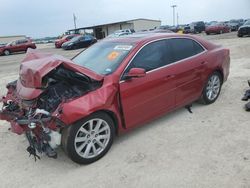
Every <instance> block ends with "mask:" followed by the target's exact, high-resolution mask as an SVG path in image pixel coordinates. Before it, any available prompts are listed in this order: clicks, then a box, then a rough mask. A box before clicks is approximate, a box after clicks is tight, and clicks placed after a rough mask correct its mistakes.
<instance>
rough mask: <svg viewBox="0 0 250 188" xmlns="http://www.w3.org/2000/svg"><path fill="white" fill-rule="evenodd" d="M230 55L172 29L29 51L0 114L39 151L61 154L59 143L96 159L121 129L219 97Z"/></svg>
mask: <svg viewBox="0 0 250 188" xmlns="http://www.w3.org/2000/svg"><path fill="white" fill-rule="evenodd" d="M34 53H35V52H34ZM229 55H230V53H229V50H228V49H225V48H223V47H221V46H219V45H215V44H213V43H211V42H208V41H206V40H204V39H202V38H199V37H195V36H192V35H181V34H175V33H172V34H165V33H164V34H163V33H148V34H147V33H144V34H134V35H128V36H127V37H123V38H111V39H104V40H102V41H100V42H98V43H96V44H94V45H93V46H91V47H90V48H88V49H86V50H84V51H83V52H81V53H80V54H78V55H77V56H76V57H74V58H73V59H72V60H68V59H65V58H64V57H60V56H51V55H48V56H46V55H44V54H36V53H35V54H31V55H30V56H27V57H26V58H25V60H26V61H23V63H22V66H21V68H20V77H19V78H18V80H17V81H14V82H11V83H9V84H8V85H7V88H8V93H7V95H6V96H5V97H3V98H2V99H0V101H1V100H2V102H3V108H2V111H0V119H2V120H7V121H9V122H10V123H11V127H12V128H11V130H12V131H13V132H15V133H17V134H25V135H26V137H27V139H28V141H29V147H28V148H27V151H29V152H30V154H32V155H34V156H36V155H37V154H39V153H45V154H47V155H48V156H49V157H53V158H56V156H57V153H56V149H57V148H58V147H60V146H62V147H63V149H64V151H65V152H66V153H67V155H68V156H69V157H70V158H71V159H72V160H73V161H75V162H77V163H80V164H89V163H93V162H95V161H97V160H99V159H100V158H102V157H103V156H104V155H105V154H106V153H107V152H108V150H109V149H110V147H111V145H112V143H113V140H114V137H115V136H116V135H118V134H121V133H124V132H126V131H129V130H131V129H133V128H136V127H138V126H139V125H142V124H145V123H147V122H149V121H152V120H153V119H155V118H157V117H160V116H163V115H164V114H166V113H168V112H170V111H173V110H176V109H178V108H180V107H184V106H187V105H190V104H191V103H193V102H194V101H197V100H201V101H202V103H204V104H207V105H208V104H212V103H214V102H215V101H216V100H217V98H218V97H219V95H220V91H221V87H222V85H223V83H224V82H225V81H226V80H227V78H228V75H229V66H230V56H229ZM33 59H34V61H35V63H34V62H33V61H32V60H33ZM1 106H2V105H1ZM208 116H209V115H208ZM22 148H23V147H22ZM36 152H38V153H36Z"/></svg>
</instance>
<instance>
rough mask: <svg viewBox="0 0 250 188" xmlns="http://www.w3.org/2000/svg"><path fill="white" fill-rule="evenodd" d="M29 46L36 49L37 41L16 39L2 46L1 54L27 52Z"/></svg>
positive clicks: (0, 47) (0, 48)
mask: <svg viewBox="0 0 250 188" xmlns="http://www.w3.org/2000/svg"><path fill="white" fill-rule="evenodd" d="M29 48H31V49H36V45H35V43H33V42H32V41H31V40H30V39H21V40H15V41H12V42H10V43H8V44H6V45H3V46H0V55H10V54H11V53H15V52H26V51H27V50H28V49H29Z"/></svg>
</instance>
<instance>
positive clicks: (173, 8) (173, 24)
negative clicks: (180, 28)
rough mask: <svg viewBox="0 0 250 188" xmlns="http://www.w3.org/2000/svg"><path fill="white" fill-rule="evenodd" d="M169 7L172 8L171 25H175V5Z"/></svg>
mask: <svg viewBox="0 0 250 188" xmlns="http://www.w3.org/2000/svg"><path fill="white" fill-rule="evenodd" d="M171 7H172V8H173V26H175V8H176V7H177V5H172V6H171Z"/></svg>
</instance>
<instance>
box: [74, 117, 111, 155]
mask: <svg viewBox="0 0 250 188" xmlns="http://www.w3.org/2000/svg"><path fill="white" fill-rule="evenodd" d="M110 137H111V130H110V126H109V125H108V123H107V122H106V121H105V120H103V119H99V118H96V119H91V120H89V121H87V122H85V123H84V124H83V125H82V126H81V127H80V129H79V130H78V132H77V134H76V136H75V140H74V145H75V151H76V153H77V154H78V155H79V156H80V157H82V158H86V159H89V158H94V157H96V156H98V155H99V154H100V153H102V152H103V150H105V148H106V147H107V145H108V143H109V140H110Z"/></svg>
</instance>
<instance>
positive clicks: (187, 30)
mask: <svg viewBox="0 0 250 188" xmlns="http://www.w3.org/2000/svg"><path fill="white" fill-rule="evenodd" d="M183 33H184V34H188V33H192V30H191V27H190V26H189V25H187V26H185V27H184V29H183Z"/></svg>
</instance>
